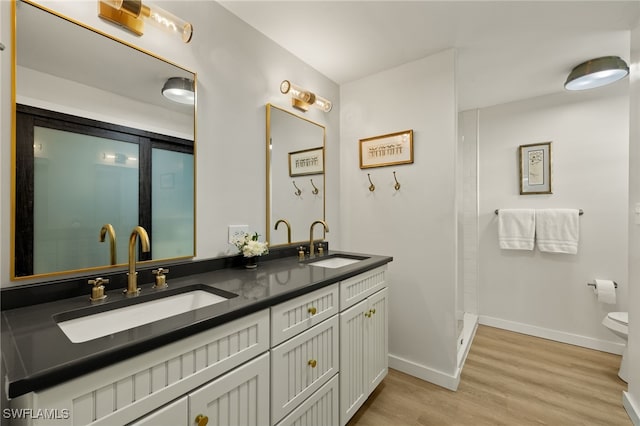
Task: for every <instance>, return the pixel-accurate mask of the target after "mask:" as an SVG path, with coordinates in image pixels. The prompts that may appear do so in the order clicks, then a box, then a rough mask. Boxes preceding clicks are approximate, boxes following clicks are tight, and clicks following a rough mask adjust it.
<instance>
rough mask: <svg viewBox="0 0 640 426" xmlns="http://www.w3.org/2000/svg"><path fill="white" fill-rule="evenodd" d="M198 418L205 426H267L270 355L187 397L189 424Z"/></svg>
mask: <svg viewBox="0 0 640 426" xmlns="http://www.w3.org/2000/svg"><path fill="white" fill-rule="evenodd" d="M198 416H206V417H208V420H209V422H208V426H218V425H219V426H253V425H255V426H262V425H266V424H267V423H269V354H268V353H266V354H264V355H261V356H259V357H258V358H256V359H254V360H253V361H250V362H248V363H246V364H244V365H241V366H240V367H238V368H236V369H235V370H233V371H231V372H229V373H227V374H225V375H224V376H222V377H220V378H219V379H216V380H214V381H213V382H211V383H209V384H207V385H205V386H203V387H202V388H200V389H198V390H197V391H195V392H193V393H191V394H189V418H188V423H187V424H188V425H192V424H196V423H195V419H196V418H197V417H198Z"/></svg>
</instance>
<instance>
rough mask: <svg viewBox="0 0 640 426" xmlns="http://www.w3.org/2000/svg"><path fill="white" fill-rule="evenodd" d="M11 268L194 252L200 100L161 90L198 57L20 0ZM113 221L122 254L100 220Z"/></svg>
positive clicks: (25, 273) (23, 274)
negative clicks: (145, 250) (158, 48)
mask: <svg viewBox="0 0 640 426" xmlns="http://www.w3.org/2000/svg"><path fill="white" fill-rule="evenodd" d="M12 9H13V13H14V18H15V19H14V28H13V47H14V49H13V51H14V52H15V55H14V63H13V71H14V72H13V76H12V85H13V92H12V96H13V104H14V114H13V134H12V139H13V140H12V149H13V159H14V160H15V161H14V162H13V165H12V194H11V199H12V223H11V231H12V244H11V257H12V263H11V279H14V280H16V279H23V278H34V277H38V278H40V277H49V276H56V275H61V274H70V273H78V272H85V271H93V270H100V269H106V268H110V267H114V266H117V267H120V266H123V265H125V264H126V263H127V255H128V253H127V245H128V239H129V234H130V232H131V230H132V229H133V227H135V226H137V225H142V226H144V227H145V229H147V231H148V232H149V237H150V240H151V253H150V255H148V256H147V257H141V258H140V259H139V260H152V261H157V260H165V259H180V258H190V257H193V256H195V139H196V138H195V133H196V132H195V127H196V122H195V117H196V114H195V108H196V107H195V103H194V104H188V105H185V104H180V103H176V102H172V101H170V100H168V99H167V98H165V97H163V96H162V93H161V91H162V87H163V85H164V84H165V82H166V81H167V80H168V79H170V78H175V77H178V78H182V79H187V80H190V81H193V86H194V91H195V90H196V87H197V84H196V74H195V73H193V72H191V71H189V70H188V69H186V68H184V67H182V66H180V65H177V64H175V63H172V62H170V61H168V60H166V59H163V58H161V57H159V56H156V55H154V54H152V53H150V52H147V51H144V50H142V49H139V48H137V47H136V46H133V45H131V44H129V43H126V42H124V41H122V40H119V39H117V38H114V37H113V36H111V35H109V34H106V33H104V32H101V31H99V30H97V29H94V28H91V27H89V26H87V25H85V24H83V23H80V22H77V21H75V20H73V19H71V18H68V17H65V16H62V15H59V14H57V13H56V12H55V11H52V10H50V9H47V8H45V7H43V6H41V5H39V4H37V3H32V2H31V1H28V0H14V2H13V7H12ZM107 223H108V224H112V225H113V228H114V229H115V234H116V237H117V241H116V244H115V245H114V247H115V252H116V255H115V257H112V256H111V253H110V247H109V241H108V239H107V240H106V242H104V243H101V242H100V234H101V228H102V226H103V225H105V224H107Z"/></svg>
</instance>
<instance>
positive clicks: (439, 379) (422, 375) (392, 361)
mask: <svg viewBox="0 0 640 426" xmlns="http://www.w3.org/2000/svg"><path fill="white" fill-rule="evenodd" d="M389 368H393V369H395V370H398V371H402V372H403V373H406V374H409V375H410V376H413V377H417V378H418V379H422V380H425V381H427V382H429V383H433V384H434V385H438V386H442V387H443V388H446V389H449V390H452V391H455V390H456V389H458V384H460V369H459V368H457V369H456V370H457V373H456V375H455V376H452V375H450V374H446V373H443V372H442V371H438V370H434V369H432V368H429V367H426V366H424V365H420V364H417V363H415V362H413V361H409V360H406V359H403V358H400V357H398V356H395V355H392V354H389Z"/></svg>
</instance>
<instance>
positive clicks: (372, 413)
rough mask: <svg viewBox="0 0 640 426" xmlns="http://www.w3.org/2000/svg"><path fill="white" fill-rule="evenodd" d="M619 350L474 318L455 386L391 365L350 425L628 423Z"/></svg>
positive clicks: (561, 425) (618, 425) (615, 425)
mask: <svg viewBox="0 0 640 426" xmlns="http://www.w3.org/2000/svg"><path fill="white" fill-rule="evenodd" d="M619 364H620V356H618V355H612V354H608V353H604V352H599V351H594V350H590V349H585V348H581V347H577V346H572V345H567V344H563V343H558V342H553V341H550V340H545V339H540V338H536V337H531V336H525V335H523V334H518V333H513V332H510V331H506V330H501V329H497V328H492V327H487V326H479V327H478V331H477V333H476V336H475V338H474V341H473V344H472V345H471V349H470V351H469V355H468V357H467V360H466V363H465V365H464V368H463V370H462V375H461V380H460V385H459V386H458V390H457V392H452V391H449V390H446V389H444V388H441V387H439V386H436V385H433V384H431V383H428V382H425V381H422V380H420V379H416V378H415V377H412V376H409V375H406V374H404V373H401V372H399V371H396V370H391V369H390V370H389V374H388V375H387V377H386V378H385V379H384V381H383V382H382V383H381V384H380V386H378V388H377V389H376V390H375V391H374V392H373V394H372V395H371V396H370V397H369V399H368V400H367V402H366V403H365V404H364V405H363V406H362V408H360V410H359V411H358V412H357V413H356V415H355V416H354V417H353V418H352V419H351V421H350V422H349V423H348V426H356V425H357V426H382V425H384V426H386V425H393V426H400V425H437V426H446V425H473V426H481V425H491V426H493V425H509V426H520V425H552V426H573V425H589V426H591V425H612V426H629V425H631V420H630V419H629V417H628V415H627V413H626V411H625V410H624V408H623V406H622V391H623V390H626V389H627V384H626V383H625V382H623V381H622V380H620V379H619V378H618V376H617V372H618V367H619Z"/></svg>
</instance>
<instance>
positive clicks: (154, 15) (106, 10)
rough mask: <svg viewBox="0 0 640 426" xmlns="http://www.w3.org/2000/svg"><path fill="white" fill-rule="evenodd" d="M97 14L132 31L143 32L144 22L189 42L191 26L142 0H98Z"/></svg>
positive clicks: (191, 31) (137, 33) (191, 33)
mask: <svg viewBox="0 0 640 426" xmlns="http://www.w3.org/2000/svg"><path fill="white" fill-rule="evenodd" d="M98 16H100V17H101V18H103V19H106V20H107V21H110V22H113V23H115V24H118V25H121V26H122V27H124V28H126V29H128V30H129V31H131V32H132V33H134V34H136V35H138V36H141V35H142V34H144V23H145V22H149V24H152V25H155V26H156V27H158V28H160V29H162V30H164V31H167V32H169V33H171V34H174V35H176V36H177V37H179V38H180V39H181V40H182V41H183V42H185V43H189V42H190V41H191V37H192V36H193V26H192V25H191V24H190V23H188V22H187V21H185V20H183V19H180V18H178V17H177V16H175V15H174V14H172V13H171V12H167V11H166V10H164V9H162V8H160V7H158V6H156V5H154V4H150V3H145V4H142V0H98Z"/></svg>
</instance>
